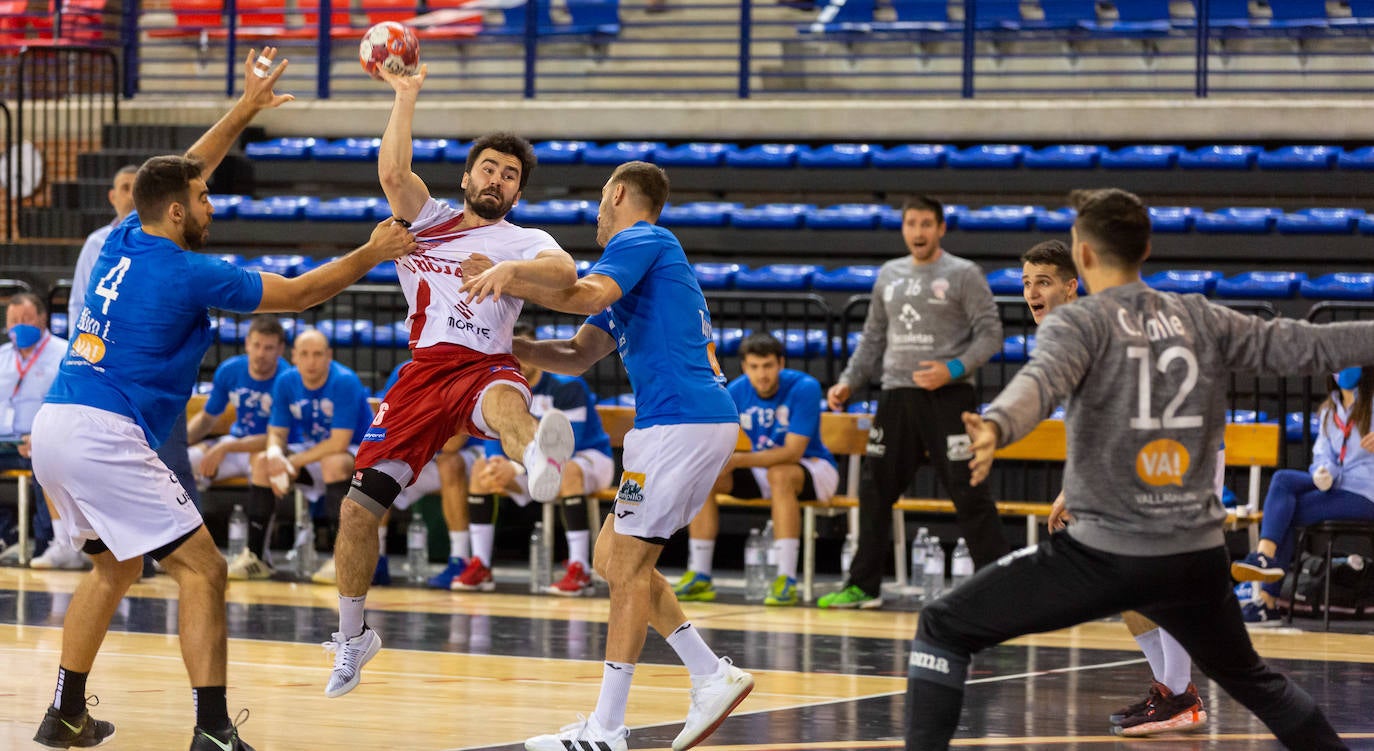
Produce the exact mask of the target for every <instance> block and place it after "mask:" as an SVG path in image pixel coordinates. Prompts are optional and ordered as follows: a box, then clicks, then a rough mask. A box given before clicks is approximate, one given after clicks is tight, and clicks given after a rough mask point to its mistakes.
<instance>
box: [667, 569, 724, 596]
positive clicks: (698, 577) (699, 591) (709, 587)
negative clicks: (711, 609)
mask: <svg viewBox="0 0 1374 751" xmlns="http://www.w3.org/2000/svg"><path fill="white" fill-rule="evenodd" d="M673 594H675V595H677V599H678V600H680V601H681V602H711V601H712V600H714V599H716V587H715V585H714V584H712V583H711V575H710V574H702V573H699V572H696V571H688V572H686V573H684V574H683V575H682V578H681V579H678V580H677V584H674V585H673Z"/></svg>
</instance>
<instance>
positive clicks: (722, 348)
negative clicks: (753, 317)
mask: <svg viewBox="0 0 1374 751" xmlns="http://www.w3.org/2000/svg"><path fill="white" fill-rule="evenodd" d="M711 338H712V339H714V340H715V341H716V343H717V344H716V349H717V350H718V351H719V352H720V354H721V355H723V356H725V357H730V356H733V355H738V354H739V343H740V341H741V340H743V339H744V329H741V328H725V329H712V330H711Z"/></svg>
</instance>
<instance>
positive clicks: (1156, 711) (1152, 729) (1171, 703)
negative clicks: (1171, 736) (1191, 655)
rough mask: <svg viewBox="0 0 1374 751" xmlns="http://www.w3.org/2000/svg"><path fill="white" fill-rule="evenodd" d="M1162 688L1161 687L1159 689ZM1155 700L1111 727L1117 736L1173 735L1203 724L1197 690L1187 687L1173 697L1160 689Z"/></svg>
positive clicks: (1202, 710)
mask: <svg viewBox="0 0 1374 751" xmlns="http://www.w3.org/2000/svg"><path fill="white" fill-rule="evenodd" d="M1161 688H1162V687H1161ZM1163 691H1164V693H1163V695H1162V696H1160V697H1159V698H1157V699H1155V700H1154V701H1153V702H1150V706H1148V707H1146V708H1145V711H1144V712H1141V713H1140V714H1137V715H1131V716H1130V717H1127V718H1125V719H1123V720H1122V721H1121V725H1120V726H1119V727H1117V728H1115V729H1114V730H1115V732H1116V734H1117V735H1124V736H1126V737H1128V738H1143V737H1145V736H1150V735H1156V734H1158V733H1173V732H1180V731H1184V730H1193V729H1196V728H1200V727H1202V726H1203V725H1206V724H1207V712H1206V711H1205V710H1204V709H1203V708H1202V698H1201V697H1200V696H1198V693H1197V687H1196V686H1194V685H1193V684H1191V683H1189V684H1188V690H1186V691H1184V692H1183V693H1181V694H1174V693H1171V692H1170V691H1169V689H1167V688H1164V689H1163Z"/></svg>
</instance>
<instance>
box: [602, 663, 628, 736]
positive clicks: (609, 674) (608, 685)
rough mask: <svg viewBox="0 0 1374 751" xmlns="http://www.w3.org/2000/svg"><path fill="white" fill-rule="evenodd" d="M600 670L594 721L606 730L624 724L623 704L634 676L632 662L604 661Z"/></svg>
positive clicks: (626, 702) (625, 702)
mask: <svg viewBox="0 0 1374 751" xmlns="http://www.w3.org/2000/svg"><path fill="white" fill-rule="evenodd" d="M605 664H606V666H605V668H603V669H602V671H601V695H600V696H598V697H597V698H596V712H595V715H596V721H597V722H599V723H601V727H603V728H606V729H607V730H615V729H616V728H619V727H620V726H622V725H624V724H625V705H626V704H628V703H629V701H630V681H631V680H633V679H634V677H635V666H634V663H632V662H611V661H610V660H607V661H606V663H605Z"/></svg>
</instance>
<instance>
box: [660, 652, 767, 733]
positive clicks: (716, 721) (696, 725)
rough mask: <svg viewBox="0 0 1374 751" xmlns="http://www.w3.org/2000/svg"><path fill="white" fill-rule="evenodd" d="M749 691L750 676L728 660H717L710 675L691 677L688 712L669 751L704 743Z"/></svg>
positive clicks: (752, 681) (751, 688) (751, 689)
mask: <svg viewBox="0 0 1374 751" xmlns="http://www.w3.org/2000/svg"><path fill="white" fill-rule="evenodd" d="M753 690H754V676H752V675H749V674H748V673H746V672H744V671H743V670H740V669H739V668H737V667H735V666H734V664H733V663H731V662H730V658H729V657H722V658H720V667H719V668H717V669H716V672H715V673H714V674H712V675H710V676H707V677H704V678H698V677H696V676H692V708H691V709H689V710H687V721H686V722H685V723H683V726H682V732H681V733H678V734H677V737H676V738H674V739H673V751H686V750H687V749H689V748H691V747H693V746H695V745H697V744H698V743H701V742H702V741H704V740H706V738H707V737H708V736H710V735H711V733H714V732H716V728H718V727H720V724H721V723H722V722H725V718H726V717H727V716H728V715H729V714H730V713H731V712H732V711H734V709H735V707H738V706H739V703H740V702H742V701H744V697H746V696H748V695H749V692H750V691H753Z"/></svg>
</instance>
